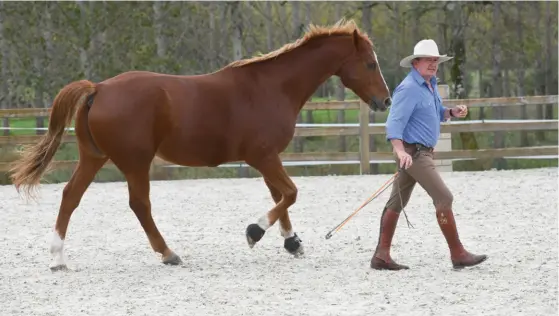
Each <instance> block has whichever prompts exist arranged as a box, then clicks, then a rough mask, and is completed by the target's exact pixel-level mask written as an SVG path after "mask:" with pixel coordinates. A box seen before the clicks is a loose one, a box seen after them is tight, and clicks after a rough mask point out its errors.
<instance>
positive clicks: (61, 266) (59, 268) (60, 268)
mask: <svg viewBox="0 0 559 316" xmlns="http://www.w3.org/2000/svg"><path fill="white" fill-rule="evenodd" d="M49 268H50V271H52V272H57V271H68V267H67V266H66V265H65V264H56V265H51V266H50V267H49Z"/></svg>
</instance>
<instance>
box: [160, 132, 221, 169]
mask: <svg viewBox="0 0 559 316" xmlns="http://www.w3.org/2000/svg"><path fill="white" fill-rule="evenodd" d="M156 154H157V156H158V157H160V158H161V159H164V160H166V161H169V162H172V163H174V164H178V165H183V166H208V167H215V166H219V165H220V164H222V163H225V162H227V161H229V160H230V159H232V158H231V155H230V154H228V150H227V146H225V145H224V144H222V143H221V142H219V141H215V140H214V141H212V139H207V138H206V139H204V138H201V139H194V140H186V141H184V140H182V141H181V140H177V139H174V140H173V138H168V139H167V140H165V141H163V142H162V143H161V144H160V146H159V149H158V150H157V153H156Z"/></svg>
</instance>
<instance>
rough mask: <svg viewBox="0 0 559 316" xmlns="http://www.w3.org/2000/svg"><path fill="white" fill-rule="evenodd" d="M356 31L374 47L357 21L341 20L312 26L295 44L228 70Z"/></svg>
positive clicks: (230, 65) (243, 61)
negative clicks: (320, 40) (328, 37)
mask: <svg viewBox="0 0 559 316" xmlns="http://www.w3.org/2000/svg"><path fill="white" fill-rule="evenodd" d="M354 31H357V33H358V34H359V36H361V37H362V38H363V39H364V40H365V41H367V42H368V43H369V44H370V45H371V46H373V43H372V41H371V40H370V39H369V37H368V36H367V34H366V33H365V32H363V31H361V30H360V29H359V27H358V26H357V24H356V23H355V21H353V20H345V19H344V18H342V19H340V20H339V21H338V22H336V23H335V24H334V25H331V26H320V25H315V24H310V25H309V26H308V27H307V30H306V31H305V34H303V36H302V37H300V38H299V39H297V40H296V41H294V42H291V43H288V44H285V45H283V46H282V47H280V48H279V49H277V50H275V51H272V52H269V53H267V54H263V55H259V56H255V57H252V58H247V59H240V60H236V61H233V62H231V63H230V64H229V65H227V66H226V68H229V67H231V68H232V67H241V66H245V65H248V64H252V63H257V62H261V61H265V60H269V59H272V58H276V57H278V56H279V55H281V54H284V53H287V52H289V51H292V50H294V49H295V48H297V47H300V46H302V45H304V44H306V43H307V42H309V41H310V40H312V39H315V38H318V37H322V36H332V35H351V34H352V33H353V32H354Z"/></svg>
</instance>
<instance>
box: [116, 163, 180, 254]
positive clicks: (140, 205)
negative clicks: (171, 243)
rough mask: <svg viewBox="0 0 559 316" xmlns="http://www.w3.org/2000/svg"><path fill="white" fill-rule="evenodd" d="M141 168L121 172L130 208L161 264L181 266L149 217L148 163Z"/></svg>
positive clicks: (150, 216)
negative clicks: (125, 182)
mask: <svg viewBox="0 0 559 316" xmlns="http://www.w3.org/2000/svg"><path fill="white" fill-rule="evenodd" d="M141 166H142V167H138V168H134V169H133V170H125V171H123V173H124V176H125V177H126V180H127V182H128V193H129V204H130V208H131V209H132V211H134V214H136V217H137V218H138V220H139V221H140V225H142V228H143V229H144V231H145V233H146V235H147V237H148V240H149V243H150V244H151V247H152V248H153V250H154V251H155V252H158V253H160V254H161V256H162V262H163V263H164V264H170V265H178V264H181V263H182V260H181V258H180V257H179V256H177V255H176V254H175V253H174V252H173V251H172V250H171V249H169V247H167V244H166V243H165V240H164V239H163V236H161V233H160V232H159V229H158V228H157V226H156V225H155V222H154V221H153V217H152V215H151V202H150V198H149V191H150V183H149V168H150V162H149V161H148V163H146V164H141ZM121 170H122V169H121Z"/></svg>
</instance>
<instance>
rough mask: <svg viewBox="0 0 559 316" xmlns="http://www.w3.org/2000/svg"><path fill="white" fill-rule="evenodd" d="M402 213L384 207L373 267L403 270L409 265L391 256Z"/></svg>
mask: <svg viewBox="0 0 559 316" xmlns="http://www.w3.org/2000/svg"><path fill="white" fill-rule="evenodd" d="M399 216H400V213H398V212H394V211H392V210H388V209H386V208H385V209H384V210H383V212H382V217H381V219H380V231H379V239H378V244H377V248H376V250H375V254H374V255H373V258H372V259H371V268H373V269H376V270H402V269H409V267H408V266H405V265H402V264H398V263H396V262H394V261H393V260H392V258H390V246H391V244H392V237H393V236H394V231H395V230H396V224H397V223H398V218H399Z"/></svg>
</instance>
